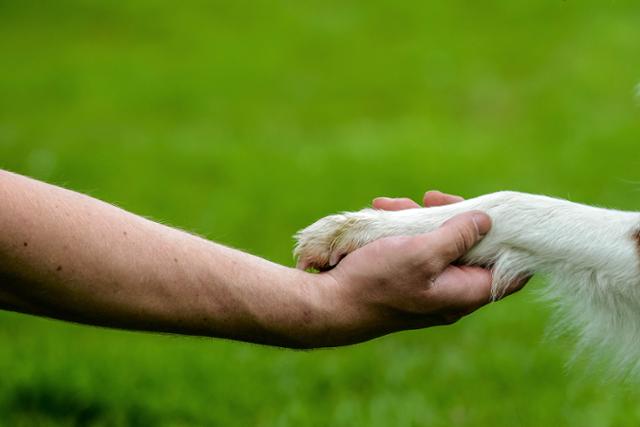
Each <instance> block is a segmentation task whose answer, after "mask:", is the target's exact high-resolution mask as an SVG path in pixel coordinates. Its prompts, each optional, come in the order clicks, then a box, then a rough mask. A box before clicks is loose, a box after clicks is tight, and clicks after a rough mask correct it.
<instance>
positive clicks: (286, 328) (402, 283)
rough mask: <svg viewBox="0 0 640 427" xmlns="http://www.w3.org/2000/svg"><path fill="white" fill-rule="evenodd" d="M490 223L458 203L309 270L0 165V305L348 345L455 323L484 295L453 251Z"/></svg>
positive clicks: (140, 324)
mask: <svg viewBox="0 0 640 427" xmlns="http://www.w3.org/2000/svg"><path fill="white" fill-rule="evenodd" d="M480 217H482V215H481V216H480ZM489 227H490V221H489V219H488V217H486V216H484V220H482V219H481V220H480V222H479V223H477V219H476V220H475V221H474V219H473V218H472V214H464V215H462V216H460V217H458V218H455V219H453V220H451V221H449V222H448V223H447V224H446V225H445V226H443V227H442V228H441V229H440V230H442V231H440V232H439V233H436V232H434V233H430V235H431V236H430V235H423V236H417V237H414V238H391V239H383V240H381V241H379V242H374V243H373V244H371V245H367V246H366V247H364V248H362V249H360V250H359V251H356V252H354V253H353V254H351V255H350V256H349V257H348V258H346V259H345V260H343V262H342V263H341V264H340V265H339V266H338V267H337V268H335V269H334V270H332V271H331V272H328V273H323V274H310V273H306V272H303V271H299V270H296V269H292V268H288V267H284V266H281V265H278V264H275V263H272V262H269V261H267V260H264V259H262V258H259V257H255V256H252V255H249V254H246V253H243V252H241V251H237V250H234V249H231V248H227V247H225V246H222V245H219V244H216V243H213V242H210V241H207V240H204V239H202V238H199V237H197V236H194V235H191V234H189V233H185V232H183V231H180V230H176V229H173V228H170V227H167V226H164V225H161V224H158V223H155V222H152V221H149V220H147V219H144V218H142V217H139V216H136V215H133V214H131V213H128V212H126V211H123V210H121V209H119V208H116V207H114V206H112V205H109V204H107V203H104V202H101V201H99V200H96V199H94V198H91V197H88V196H86V195H82V194H79V193H75V192H73V191H69V190H65V189H62V188H60V187H56V186H52V185H48V184H45V183H42V182H39V181H36V180H32V179H29V178H26V177H23V176H20V175H16V174H12V173H9V172H5V171H0V307H1V308H5V309H9V310H14V311H19V312H24V313H30V314H36V315H43V316H48V317H53V318H58V319H64V320H70V321H74V322H80V323H87V324H93V325H100V326H109V327H116V328H124V329H133V330H147V331H161V332H169V333H178V334H189V335H201V336H213V337H222V338H231V339H237V340H244V341H251V342H259V343H265V344H271V345H280V346H287V347H297V348H309V347H323V346H334V345H342V344H350V343H355V342H359V341H362V340H366V339H369V338H372V337H375V336H379V335H383V334H386V333H389V332H393V331H397V330H401V329H407V328H415V327H423V326H429V325H435V324H442V323H450V322H451V321H454V320H456V319H457V318H459V317H460V316H462V315H463V314H466V313H467V312H469V311H472V310H473V309H475V308H477V307H479V306H481V305H482V304H484V303H486V302H488V301H489V299H490V298H489V285H490V282H491V278H490V273H488V272H487V271H486V270H481V269H475V268H473V269H472V268H466V267H460V268H457V267H456V270H450V267H448V263H449V262H450V261H453V260H454V259H455V258H457V257H459V256H460V255H461V254H458V252H460V251H466V250H468V249H469V248H470V247H471V246H472V245H473V244H474V243H475V242H476V241H477V240H478V239H479V238H480V235H481V234H482V233H484V232H486V231H487V230H488V228H489ZM434 243H436V244H434ZM452 247H453V248H456V249H454V250H452V249H451V248H452ZM429 248H430V249H429ZM423 264H428V265H429V266H430V267H429V270H428V271H427V270H425V269H423V268H419V267H420V265H423ZM437 270H441V271H437ZM442 271H443V273H442V274H440V273H441V272H442ZM434 280H435V282H433V281H434ZM432 282H433V283H438V286H436V287H433V286H430V284H431V283H432ZM429 289H431V291H429ZM434 289H438V290H439V291H438V292H434V291H433V290H434Z"/></svg>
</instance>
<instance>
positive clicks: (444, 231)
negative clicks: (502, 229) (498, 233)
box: [424, 211, 491, 272]
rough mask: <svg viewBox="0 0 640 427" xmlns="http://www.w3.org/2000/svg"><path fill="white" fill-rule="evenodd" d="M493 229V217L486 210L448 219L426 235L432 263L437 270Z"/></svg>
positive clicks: (459, 255) (426, 243) (460, 255)
mask: <svg viewBox="0 0 640 427" xmlns="http://www.w3.org/2000/svg"><path fill="white" fill-rule="evenodd" d="M490 229H491V218H490V217H489V215H487V214H486V213H484V212H480V211H471V212H466V213H463V214H460V215H456V216H454V217H453V218H451V219H448V220H447V221H445V222H444V224H442V225H441V226H440V228H438V229H437V230H434V231H432V232H431V233H427V234H425V235H424V238H425V246H426V248H427V251H428V252H429V255H430V259H431V260H432V262H431V265H432V266H433V267H435V269H436V271H437V272H440V271H442V270H444V269H445V268H446V267H447V266H448V265H449V264H451V263H452V262H453V261H455V260H457V259H459V258H460V257H462V256H463V255H465V254H466V253H467V252H469V250H471V248H472V247H473V246H474V245H475V244H476V243H478V241H480V239H482V237H484V235H485V234H487V233H488V232H489V230H490Z"/></svg>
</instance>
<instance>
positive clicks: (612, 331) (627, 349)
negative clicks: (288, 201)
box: [295, 192, 640, 371]
mask: <svg viewBox="0 0 640 427" xmlns="http://www.w3.org/2000/svg"><path fill="white" fill-rule="evenodd" d="M469 210H482V211H485V212H486V213H488V214H489V215H490V216H491V218H492V220H493V227H492V229H491V231H490V232H489V234H487V236H485V237H484V239H483V240H482V241H481V242H480V243H479V244H477V245H476V246H475V247H474V248H473V249H472V250H471V251H470V252H469V253H468V254H467V255H465V256H464V257H463V259H462V260H461V261H462V262H464V263H468V264H474V265H483V266H490V267H491V268H492V269H493V274H494V282H493V288H492V289H493V295H494V297H495V298H497V297H500V296H501V295H502V294H503V293H504V291H505V289H506V287H507V285H508V284H509V283H510V282H511V281H512V280H513V279H514V278H517V277H520V276H522V275H523V274H533V273H541V274H543V275H545V276H547V277H548V278H549V281H548V282H549V285H548V287H547V294H548V296H549V298H550V299H551V300H552V301H554V302H555V303H556V305H557V307H558V308H559V309H560V313H561V314H562V317H561V318H562V319H563V322H562V324H563V325H565V326H570V327H573V328H576V329H577V331H578V333H579V345H580V347H581V348H585V347H586V348H592V349H596V350H602V349H611V350H612V353H613V356H614V358H615V362H616V363H617V364H618V365H619V366H621V367H626V368H631V369H632V370H634V371H639V370H640V362H639V361H638V360H639V356H640V247H639V246H638V242H637V240H636V239H635V238H634V236H636V233H637V232H638V230H640V214H639V213H634V212H621V211H614V210H608V209H602V208H596V207H592V206H586V205H581V204H577V203H572V202H569V201H566V200H559V199H554V198H550V197H545V196H538V195H531V194H523V193H516V192H499V193H494V194H489V195H485V196H481V197H478V198H475V199H470V200H466V201H464V202H460V203H455V204H452V205H447V206H441V207H433V208H417V209H408V210H403V211H382V210H373V209H364V210H362V211H359V212H347V213H343V214H339V215H332V216H329V217H326V218H323V219H321V220H319V221H317V222H315V223H314V224H312V225H310V226H309V227H307V228H305V229H304V230H301V231H300V232H299V233H298V234H297V235H296V239H297V245H296V249H295V255H296V257H297V258H298V259H299V265H301V266H302V267H304V268H306V267H315V268H319V269H325V268H328V267H331V266H333V265H335V264H337V262H339V260H340V259H341V258H342V256H344V255H346V254H348V253H349V252H352V251H354V250H355V249H357V248H359V247H361V246H363V245H365V244H367V243H369V242H371V241H373V240H376V239H379V238H382V237H386V236H393V235H414V234H418V233H424V232H429V231H431V230H433V229H435V228H437V227H439V226H440V225H441V224H442V223H443V222H444V221H446V220H447V219H449V218H451V217H452V216H454V215H456V214H459V213H462V212H465V211H469Z"/></svg>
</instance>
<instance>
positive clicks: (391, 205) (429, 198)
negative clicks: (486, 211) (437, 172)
mask: <svg viewBox="0 0 640 427" xmlns="http://www.w3.org/2000/svg"><path fill="white" fill-rule="evenodd" d="M463 200H464V199H463V198H462V197H460V196H454V195H451V194H446V193H442V192H440V191H435V190H432V191H427V192H426V193H425V194H424V197H423V199H422V201H423V204H424V207H426V208H430V207H435V206H444V205H450V204H452V203H458V202H461V201H463ZM372 206H373V208H374V209H383V210H385V211H399V210H403V209H413V208H419V207H420V205H418V204H417V203H416V202H414V201H413V200H411V199H408V198H406V197H402V198H391V197H377V198H376V199H374V200H373V203H372Z"/></svg>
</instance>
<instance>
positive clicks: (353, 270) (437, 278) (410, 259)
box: [322, 192, 528, 342]
mask: <svg viewBox="0 0 640 427" xmlns="http://www.w3.org/2000/svg"><path fill="white" fill-rule="evenodd" d="M461 200H462V198H460V197H458V196H452V195H448V194H444V193H440V192H427V193H426V194H425V197H424V200H423V202H424V204H425V206H427V207H431V206H440V205H443V204H449V203H455V202H458V201H461ZM373 206H374V208H382V209H387V210H399V209H409V208H417V207H419V205H418V204H417V203H415V202H413V201H411V200H409V199H389V198H378V199H376V200H374V202H373ZM490 228H491V220H490V218H489V217H488V216H487V215H486V214H484V213H482V212H479V211H475V212H467V213H464V214H461V215H458V216H456V217H453V218H451V219H450V220H448V221H446V222H445V223H444V224H443V225H442V226H441V227H440V228H438V229H437V230H435V231H433V232H431V233H426V234H422V235H418V236H412V237H409V236H396V237H388V238H383V239H379V240H377V241H374V242H372V243H370V244H368V245H365V246H363V247H362V248H360V249H357V250H356V251H354V252H352V253H351V254H349V255H348V256H347V257H345V258H344V259H343V260H342V261H341V262H340V263H339V264H338V265H337V266H336V267H335V268H334V269H332V270H331V271H329V272H326V273H323V274H322V275H323V276H324V277H325V278H326V280H328V281H329V282H330V286H329V288H332V290H333V292H334V293H335V295H336V296H338V298H336V300H337V301H336V302H335V304H336V305H337V307H338V308H339V309H338V310H336V312H337V313H338V314H337V316H338V319H335V320H337V321H338V322H339V324H340V325H341V329H342V330H343V331H344V334H343V335H344V339H345V340H346V341H347V342H357V341H362V340H366V339H369V338H372V337H375V336H379V335H383V334H386V333H390V332H393V331H397V330H402V329H415V328H423V327H427V326H436V325H442V324H450V323H453V322H455V321H457V320H458V319H460V318H461V317H463V316H465V315H467V314H469V313H471V312H473V311H475V310H476V309H478V308H480V307H482V306H483V305H485V304H487V303H489V302H490V301H491V282H492V275H491V271H489V270H487V269H483V268H480V267H472V266H457V265H451V263H452V262H455V261H456V260H457V259H459V258H460V257H461V256H462V255H464V254H465V253H466V252H468V251H469V250H470V249H471V248H472V247H473V246H474V245H475V244H476V243H477V242H478V241H479V240H480V239H481V238H482V237H483V236H484V235H485V234H486V233H487V232H488V231H489V229H490ZM527 280H528V277H527V278H522V279H520V280H518V281H517V283H514V284H513V285H512V286H511V288H510V293H511V292H514V291H516V290H517V289H520V288H521V287H522V286H524V284H525V283H526V281H527ZM331 285H332V286H331Z"/></svg>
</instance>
